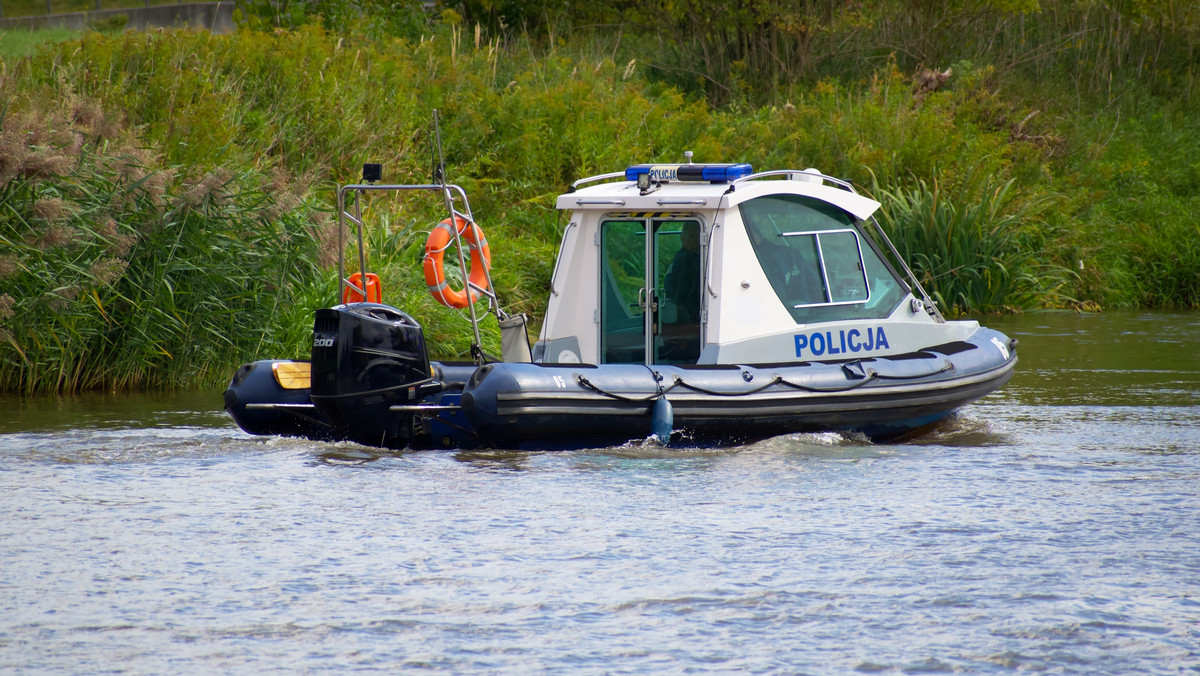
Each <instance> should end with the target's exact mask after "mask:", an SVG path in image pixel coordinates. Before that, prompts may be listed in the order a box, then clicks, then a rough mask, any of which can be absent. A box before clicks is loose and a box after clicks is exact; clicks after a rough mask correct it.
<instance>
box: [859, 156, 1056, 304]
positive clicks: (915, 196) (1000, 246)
mask: <svg viewBox="0 0 1200 676" xmlns="http://www.w3.org/2000/svg"><path fill="white" fill-rule="evenodd" d="M976 186H977V187H976ZM1012 187H1013V182H1012V181H1011V180H1010V181H1007V182H1003V183H1000V182H997V181H994V180H992V179H990V178H987V179H984V180H983V181H982V182H980V183H977V184H973V183H972V182H970V181H968V182H967V183H965V184H964V187H962V188H959V189H958V190H953V191H950V194H946V192H944V191H943V190H942V189H941V188H940V186H939V185H938V184H937V183H936V182H935V183H933V185H932V186H930V185H927V184H926V183H925V182H924V181H920V182H918V183H917V185H916V186H915V187H913V188H907V189H905V188H901V189H887V188H882V187H880V186H878V185H876V186H874V188H873V190H872V193H873V195H874V196H875V198H876V199H878V200H880V202H881V203H882V208H881V210H880V214H879V221H880V224H881V225H882V226H883V228H884V231H885V232H887V233H888V236H889V238H890V239H891V240H892V241H893V243H894V244H896V247H897V249H898V250H899V251H900V254H901V255H902V256H903V257H904V258H905V260H907V261H908V263H909V265H910V267H911V268H912V270H913V273H914V274H916V275H917V278H918V280H919V281H920V282H921V286H923V287H924V288H925V289H926V290H927V291H929V292H930V294H931V295H932V296H933V297H934V300H936V301H937V302H938V305H939V306H940V307H941V308H942V310H943V311H944V312H947V313H949V314H952V315H960V314H964V313H967V312H1005V311H1009V312H1011V311H1017V310H1020V309H1021V308H1025V307H1032V306H1036V305H1039V304H1046V303H1047V302H1048V301H1051V300H1052V301H1053V302H1055V303H1062V304H1065V303H1068V302H1072V301H1073V300H1074V299H1070V298H1066V297H1064V296H1062V295H1061V290H1062V289H1063V287H1064V286H1066V285H1067V283H1068V281H1069V278H1070V276H1071V271H1070V270H1068V269H1066V268H1063V267H1061V266H1057V265H1053V264H1049V263H1045V262H1042V261H1041V260H1039V255H1038V253H1039V252H1038V250H1037V248H1036V247H1035V246H1033V245H1032V242H1031V241H1030V240H1031V239H1032V237H1031V233H1030V230H1031V225H1032V223H1033V222H1034V221H1035V219H1036V218H1037V212H1038V210H1039V209H1040V208H1044V207H1045V206H1047V205H1046V202H1047V200H1046V199H1045V198H1043V199H1039V200H1035V201H1032V202H1027V203H1024V204H1020V205H1013V204H1012V203H1011V201H1012V196H1013V195H1012Z"/></svg>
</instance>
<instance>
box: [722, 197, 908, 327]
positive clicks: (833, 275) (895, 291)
mask: <svg viewBox="0 0 1200 676" xmlns="http://www.w3.org/2000/svg"><path fill="white" fill-rule="evenodd" d="M739 211H740V213H741V216H742V222H743V224H745V226H746V234H747V235H749V237H750V242H751V244H752V245H753V247H754V253H755V255H756V256H757V257H758V261H759V264H760V265H762V268H763V271H764V272H765V273H766V275H767V279H769V280H770V281H771V287H772V288H773V289H774V291H775V294H776V295H777V296H778V297H779V300H780V301H781V302H782V303H783V304H784V307H786V308H787V309H788V312H790V313H791V315H792V318H793V319H795V320H796V322H797V323H811V322H822V321H835V320H839V319H878V318H882V317H886V316H888V315H890V314H891V313H892V312H893V311H894V310H895V309H896V307H897V306H898V305H899V304H900V302H901V301H902V300H903V299H904V295H905V294H906V293H907V289H906V288H905V287H904V285H902V284H901V283H900V282H899V281H898V280H897V279H896V278H895V276H894V275H893V274H892V271H891V270H890V269H889V268H888V266H887V265H886V264H884V262H883V260H882V259H881V258H880V257H879V254H878V252H877V251H876V250H875V249H874V247H873V246H872V245H871V244H870V242H869V241H868V240H867V239H866V238H864V237H863V236H862V234H861V233H860V232H859V230H858V229H857V227H856V223H855V219H854V217H853V216H851V215H850V214H848V213H846V212H845V211H842V210H841V209H839V208H837V207H835V206H833V205H831V204H828V203H826V202H822V201H820V200H816V199H813V198H809V197H803V196H799V195H772V196H768V197H759V198H757V199H753V200H750V201H748V202H745V203H743V204H742V205H741V206H740V207H739Z"/></svg>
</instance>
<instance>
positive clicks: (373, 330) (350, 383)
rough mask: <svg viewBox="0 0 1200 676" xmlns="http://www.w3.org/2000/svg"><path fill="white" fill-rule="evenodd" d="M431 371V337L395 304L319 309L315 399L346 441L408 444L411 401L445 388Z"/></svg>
mask: <svg viewBox="0 0 1200 676" xmlns="http://www.w3.org/2000/svg"><path fill="white" fill-rule="evenodd" d="M441 387H442V385H441V383H439V382H435V381H434V380H433V378H431V376H430V370H429V355H428V353H427V352H426V351H425V334H424V333H423V332H422V331H421V325H420V324H418V323H417V322H416V320H414V319H413V318H412V317H410V316H408V315H407V314H405V313H403V312H401V311H399V310H397V309H396V308H393V307H391V306H388V305H382V304H379V303H353V304H350V305H338V306H336V307H332V308H323V309H319V310H317V312H316V318H315V320H314V322H313V347H312V402H313V404H314V405H315V406H316V407H317V410H318V411H319V412H320V413H321V414H322V415H324V416H325V418H326V419H328V420H329V422H330V424H332V425H333V427H334V428H335V429H336V430H337V431H338V432H339V433H340V434H341V435H344V436H345V437H346V438H349V439H353V440H354V441H357V442H358V443H361V444H367V445H372V446H385V447H390V448H403V447H405V446H407V445H408V444H409V441H410V439H411V438H412V434H413V426H412V420H413V416H412V414H411V413H406V412H403V411H392V410H391V407H392V406H397V405H412V404H416V403H417V402H419V401H420V400H421V399H423V398H424V397H426V396H428V395H430V394H433V393H435V392H438V391H440V389H441Z"/></svg>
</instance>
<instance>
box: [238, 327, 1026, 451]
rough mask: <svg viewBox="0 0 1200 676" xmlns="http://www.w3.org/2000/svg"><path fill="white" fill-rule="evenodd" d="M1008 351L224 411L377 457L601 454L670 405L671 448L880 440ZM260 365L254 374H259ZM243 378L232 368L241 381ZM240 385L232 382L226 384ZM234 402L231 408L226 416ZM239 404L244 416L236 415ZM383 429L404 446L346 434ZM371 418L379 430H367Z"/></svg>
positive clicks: (553, 377) (959, 402) (580, 376)
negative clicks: (374, 451)
mask: <svg viewBox="0 0 1200 676" xmlns="http://www.w3.org/2000/svg"><path fill="white" fill-rule="evenodd" d="M1016 361H1017V357H1016V354H1015V341H1010V340H1009V339H1008V338H1007V337H1006V336H1004V335H1003V334H1001V333H998V332H996V331H992V330H990V329H986V328H981V329H979V331H977V332H976V333H975V334H974V335H973V336H972V337H971V338H970V339H969V340H966V341H957V342H955V343H951V344H947V345H942V346H933V347H929V348H926V349H924V350H921V351H919V352H915V353H911V354H907V355H900V356H897V357H890V358H889V357H875V358H869V359H860V360H853V361H844V362H803V363H795V364H778V365H754V366H750V365H746V366H741V365H721V366H666V365H662V366H658V365H656V366H644V365H632V364H631V365H623V364H611V365H600V366H596V365H587V364H529V363H492V364H486V365H483V366H480V367H475V366H474V365H472V364H442V363H437V362H434V363H432V364H431V372H432V373H433V374H434V377H433V379H432V384H429V383H428V382H427V383H423V384H422V389H423V390H424V391H425V392H432V393H431V394H427V395H426V396H424V397H422V398H421V399H420V400H417V401H411V402H406V403H401V404H398V405H392V406H388V407H385V408H380V407H379V406H378V405H373V407H371V408H370V410H368V408H367V407H364V408H363V409H362V410H361V411H359V412H358V413H356V412H355V410H354V409H353V408H350V409H346V410H342V411H340V413H339V418H340V419H339V421H338V423H337V424H330V422H329V420H328V418H326V417H323V416H322V415H321V414H320V412H319V411H318V410H317V408H316V407H312V406H311V405H310V406H309V407H308V408H305V407H304V406H303V404H305V403H309V404H311V402H307V401H305V398H306V397H308V396H309V394H308V392H307V391H303V390H289V391H283V390H281V389H279V388H277V387H276V388H272V387H270V383H269V382H266V378H268V377H269V374H270V369H269V368H258V369H255V370H252V371H251V373H259V374H260V375H259V377H258V378H257V379H255V378H249V377H243V378H242V381H241V382H238V379H237V378H235V382H234V383H231V385H230V389H229V391H228V392H227V393H226V402H227V408H229V411H230V413H231V414H232V415H233V417H234V419H235V420H236V421H237V422H238V424H239V425H240V426H242V428H243V429H245V430H246V431H247V432H251V433H253V434H290V435H295V436H302V437H309V438H313V439H348V440H354V441H358V442H359V443H364V442H365V443H368V445H375V446H382V447H391V448H418V449H420V448H478V447H496V448H518V449H565V448H587V447H599V446H609V445H615V444H621V443H625V442H627V441H630V440H640V439H645V438H647V437H649V436H650V435H651V434H652V433H653V432H654V424H655V413H654V411H655V404H656V402H657V401H658V400H659V399H666V400H667V401H668V402H670V405H671V407H670V408H671V410H673V421H672V422H673V430H674V434H673V435H672V440H673V441H675V442H678V443H684V444H697V445H714V444H730V443H743V442H749V441H753V440H756V439H762V438H766V437H771V436H777V435H781V434H788V433H795V432H813V431H828V430H834V431H844V432H855V433H861V434H864V435H866V436H868V437H870V438H873V439H889V438H894V437H897V436H900V435H904V434H906V433H909V432H912V431H914V430H917V429H919V428H921V427H924V426H926V425H929V424H931V423H933V422H935V421H937V420H939V419H941V418H942V417H944V416H946V415H947V414H949V413H951V412H952V411H954V410H955V409H957V408H960V407H962V406H964V405H966V404H968V403H970V402H972V401H975V400H977V399H979V398H981V397H983V396H985V395H987V394H988V393H990V392H992V391H994V390H996V389H997V388H999V387H1001V386H1003V385H1004V384H1005V383H1006V382H1008V380H1009V379H1010V378H1011V377H1012V375H1013V370H1014V368H1015V366H1016ZM269 363H270V362H256V364H269ZM245 368H246V367H243V369H245ZM239 373H241V371H239ZM231 401H233V402H236V405H235V406H229V403H230V402H231ZM248 405H249V406H248ZM359 415H361V418H362V420H361V424H362V426H363V427H365V428H370V429H372V430H374V429H378V428H379V427H380V425H381V424H382V425H386V426H387V427H391V428H393V429H403V430H405V431H406V432H405V434H404V435H399V436H395V437H381V438H379V439H378V441H373V440H372V439H370V438H369V437H367V436H365V435H362V434H356V433H355V431H354V429H355V424H356V423H355V419H356V416H359ZM381 418H383V420H381Z"/></svg>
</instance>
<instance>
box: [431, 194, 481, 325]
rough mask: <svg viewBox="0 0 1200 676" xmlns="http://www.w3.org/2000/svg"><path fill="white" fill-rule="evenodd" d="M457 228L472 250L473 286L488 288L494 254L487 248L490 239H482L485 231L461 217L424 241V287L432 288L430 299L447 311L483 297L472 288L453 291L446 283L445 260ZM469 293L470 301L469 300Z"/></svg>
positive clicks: (471, 277) (445, 223)
mask: <svg viewBox="0 0 1200 676" xmlns="http://www.w3.org/2000/svg"><path fill="white" fill-rule="evenodd" d="M452 223H453V225H452ZM468 226H470V227H468ZM455 228H457V230H458V236H459V237H460V238H461V239H462V240H463V241H465V242H466V243H467V246H468V247H469V248H470V249H471V273H470V283H471V284H472V285H474V286H477V287H479V288H481V289H486V288H488V274H487V272H488V270H489V269H491V267H492V252H491V250H490V249H489V248H488V243H487V238H486V237H484V236H483V230H482V229H480V227H479V226H478V225H475V224H474V223H472V222H470V221H468V220H467V219H465V218H463V217H462V216H458V215H456V216H454V220H453V221H451V219H449V218H447V219H446V220H444V221H442V222H441V223H438V224H437V226H436V227H435V228H434V229H433V232H431V233H429V239H427V240H425V264H424V267H425V285H426V286H427V287H429V295H431V296H433V299H434V300H436V301H437V302H439V303H441V304H442V305H445V306H446V307H453V308H459V309H461V308H465V307H466V306H467V304H468V303H474V302H475V301H476V300H478V299H479V296H480V294H479V291H477V290H475V289H471V288H470V287H468V288H467V289H462V290H458V289H452V288H450V285H449V284H448V283H446V273H445V271H444V270H443V268H442V256H443V254H444V253H445V252H446V248H447V247H449V246H450V243H451V242H453V241H454V235H455ZM468 289H469V290H470V300H467V291H468Z"/></svg>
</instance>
